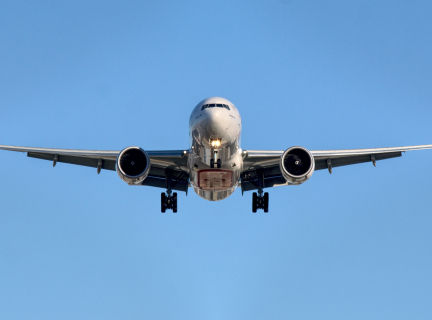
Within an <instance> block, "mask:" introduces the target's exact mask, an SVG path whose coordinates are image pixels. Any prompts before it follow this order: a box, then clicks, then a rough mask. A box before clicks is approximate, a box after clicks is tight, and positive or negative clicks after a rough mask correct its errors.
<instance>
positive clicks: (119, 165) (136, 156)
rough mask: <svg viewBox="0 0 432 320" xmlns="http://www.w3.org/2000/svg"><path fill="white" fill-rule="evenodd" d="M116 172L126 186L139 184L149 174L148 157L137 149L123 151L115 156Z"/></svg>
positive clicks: (141, 150) (130, 148)
mask: <svg viewBox="0 0 432 320" xmlns="http://www.w3.org/2000/svg"><path fill="white" fill-rule="evenodd" d="M116 171H117V174H118V175H119V177H120V178H121V179H122V180H123V181H124V182H126V183H128V184H141V183H142V182H143V181H144V179H145V178H147V176H148V174H149V172H150V157H149V156H148V154H147V152H145V151H144V150H143V149H141V148H139V147H129V148H126V149H123V151H122V152H120V153H119V155H118V156H117V161H116Z"/></svg>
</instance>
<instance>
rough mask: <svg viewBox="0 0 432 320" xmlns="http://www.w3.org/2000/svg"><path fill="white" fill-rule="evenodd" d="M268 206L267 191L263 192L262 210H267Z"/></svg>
mask: <svg viewBox="0 0 432 320" xmlns="http://www.w3.org/2000/svg"><path fill="white" fill-rule="evenodd" d="M268 207H269V194H268V192H266V193H264V212H268Z"/></svg>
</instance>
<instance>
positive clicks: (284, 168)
mask: <svg viewBox="0 0 432 320" xmlns="http://www.w3.org/2000/svg"><path fill="white" fill-rule="evenodd" d="M279 166H280V170H281V172H282V175H283V176H284V178H285V179H286V180H287V181H288V182H290V183H291V184H302V183H303V182H305V181H306V180H308V179H309V178H310V177H311V176H312V174H313V172H314V170H315V160H314V158H313V156H312V154H311V153H310V152H309V151H308V150H307V149H305V148H303V147H292V148H289V149H288V150H286V151H285V152H284V153H283V155H282V156H281V161H280V163H279Z"/></svg>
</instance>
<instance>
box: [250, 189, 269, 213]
mask: <svg viewBox="0 0 432 320" xmlns="http://www.w3.org/2000/svg"><path fill="white" fill-rule="evenodd" d="M268 208H269V194H268V192H265V193H264V196H263V192H262V190H259V193H258V194H257V193H256V192H254V193H253V195H252V212H257V209H263V210H264V212H268Z"/></svg>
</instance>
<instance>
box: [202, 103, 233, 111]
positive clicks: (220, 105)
mask: <svg viewBox="0 0 432 320" xmlns="http://www.w3.org/2000/svg"><path fill="white" fill-rule="evenodd" d="M207 108H225V109H227V110H230V107H229V106H228V105H226V104H220V103H217V104H216V103H210V104H205V105H203V106H202V108H201V110H204V109H207Z"/></svg>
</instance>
